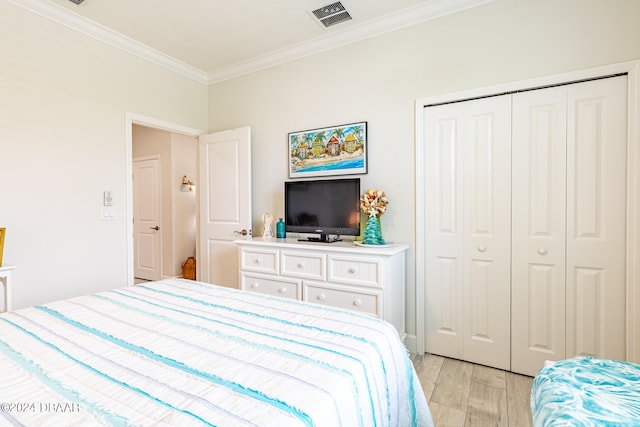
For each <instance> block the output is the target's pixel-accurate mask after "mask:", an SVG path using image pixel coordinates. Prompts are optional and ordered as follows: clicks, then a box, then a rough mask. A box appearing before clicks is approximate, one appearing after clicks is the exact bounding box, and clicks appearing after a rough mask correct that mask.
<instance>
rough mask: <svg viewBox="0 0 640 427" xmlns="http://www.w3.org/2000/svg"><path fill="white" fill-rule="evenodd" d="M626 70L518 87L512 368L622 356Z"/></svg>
mask: <svg viewBox="0 0 640 427" xmlns="http://www.w3.org/2000/svg"><path fill="white" fill-rule="evenodd" d="M626 93H627V78H626V77H616V78H608V79H602V80H596V81H591V82H583V83H578V84H571V85H566V86H561V87H557V88H551V89H542V90H536V91H531V92H526V93H521V94H517V95H514V112H513V118H514V122H513V127H514V141H513V178H514V181H513V182H514V184H513V185H514V190H513V284H512V292H513V309H512V318H513V323H512V330H513V332H512V370H513V371H514V372H518V373H522V374H526V375H535V374H536V373H537V371H538V370H539V369H540V368H541V367H542V366H543V364H544V361H545V360H561V359H564V358H569V357H573V356H578V355H583V356H600V357H607V358H613V359H620V360H624V359H625V357H626V355H625V351H626V346H625V339H626V338H625V334H626V330H625V314H626V310H625V309H626V307H625V284H626V272H625V268H626V261H625V253H626V252H625V251H626V215H625V213H626V211H627V209H626V193H627V192H626V176H627V174H626V144H627V137H626V129H627V120H626V117H627V112H626V111H627V110H626V109H627V97H626Z"/></svg>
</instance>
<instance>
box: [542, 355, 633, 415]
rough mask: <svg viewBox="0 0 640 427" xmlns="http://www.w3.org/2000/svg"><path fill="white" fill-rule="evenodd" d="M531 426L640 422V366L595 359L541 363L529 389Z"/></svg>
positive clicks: (579, 358)
mask: <svg viewBox="0 0 640 427" xmlns="http://www.w3.org/2000/svg"><path fill="white" fill-rule="evenodd" d="M531 412H532V415H533V425H534V426H535V427H541V426H549V427H550V426H638V425H640V365H636V364H634V363H629V362H621V361H618V360H611V359H602V358H597V357H575V358H572V359H567V360H562V361H559V362H551V363H548V364H546V365H545V366H544V367H543V368H542V369H541V370H540V371H539V372H538V374H537V375H536V377H535V378H534V380H533V385H532V388H531Z"/></svg>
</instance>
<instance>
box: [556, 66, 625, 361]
mask: <svg viewBox="0 0 640 427" xmlns="http://www.w3.org/2000/svg"><path fill="white" fill-rule="evenodd" d="M567 117H568V123H569V125H568V127H567V129H568V131H567V357H572V356H574V355H594V356H600V357H607V358H612V359H619V360H624V359H625V357H626V354H625V353H626V346H625V339H626V328H625V316H626V311H625V301H626V299H625V281H626V259H625V258H626V257H625V254H626V221H627V218H626V212H627V209H626V194H627V192H626V176H627V174H626V171H627V168H626V165H627V163H626V158H627V152H626V147H627V144H626V141H627V77H626V76H620V77H615V78H608V79H602V80H596V81H591V82H585V83H580V84H576V85H571V86H568V112H567Z"/></svg>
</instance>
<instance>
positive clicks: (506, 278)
mask: <svg viewBox="0 0 640 427" xmlns="http://www.w3.org/2000/svg"><path fill="white" fill-rule="evenodd" d="M464 104H465V106H464V108H465V114H466V119H465V122H466V129H465V146H464V157H465V167H464V169H463V176H464V201H465V203H464V208H463V209H464V210H463V218H464V234H465V239H464V251H463V254H464V273H463V276H464V290H463V294H464V306H463V307H464V313H465V319H464V339H465V341H464V353H465V359H466V360H469V361H471V362H474V363H480V364H483V365H488V366H493V367H496V368H499V369H507V370H508V369H509V368H510V350H511V340H510V334H511V327H510V325H511V309H510V303H511V97H510V96H496V97H491V98H486V99H479V100H475V101H469V102H466V103H464Z"/></svg>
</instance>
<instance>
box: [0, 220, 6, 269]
mask: <svg viewBox="0 0 640 427" xmlns="http://www.w3.org/2000/svg"><path fill="white" fill-rule="evenodd" d="M6 231H7V229H6V228H0V267H2V252H3V250H4V235H5V233H6Z"/></svg>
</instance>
